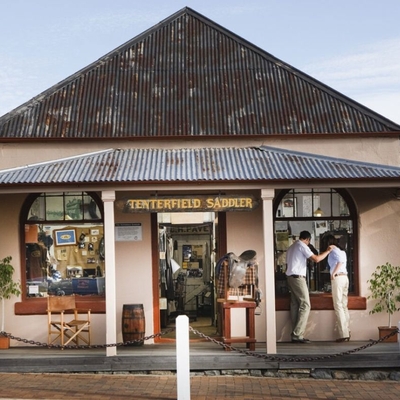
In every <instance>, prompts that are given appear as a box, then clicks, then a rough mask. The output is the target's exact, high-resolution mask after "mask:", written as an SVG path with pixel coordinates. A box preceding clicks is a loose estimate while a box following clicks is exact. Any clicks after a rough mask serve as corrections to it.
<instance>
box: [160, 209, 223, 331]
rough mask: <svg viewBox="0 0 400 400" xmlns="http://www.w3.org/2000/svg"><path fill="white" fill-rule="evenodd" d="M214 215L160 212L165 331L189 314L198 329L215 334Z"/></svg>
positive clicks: (162, 320) (162, 303)
mask: <svg viewBox="0 0 400 400" xmlns="http://www.w3.org/2000/svg"><path fill="white" fill-rule="evenodd" d="M216 227H217V224H216V217H215V213H213V212H208V213H200V212H198V213H160V214H159V215H158V233H159V254H160V256H159V299H160V322H161V327H162V328H169V327H173V326H175V319H176V317H177V316H178V315H187V316H188V317H189V321H190V323H191V325H192V326H193V327H195V329H198V330H199V331H201V332H202V333H205V334H209V335H214V334H216V297H215V288H214V270H215V261H216V260H215V257H216V254H215V248H216V243H215V237H216V235H215V230H216Z"/></svg>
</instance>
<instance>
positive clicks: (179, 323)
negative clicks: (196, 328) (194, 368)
mask: <svg viewBox="0 0 400 400" xmlns="http://www.w3.org/2000/svg"><path fill="white" fill-rule="evenodd" d="M176 377H177V382H176V387H177V392H178V393H177V394H178V400H190V357H189V318H188V317H187V316H186V315H179V316H178V318H177V319H176Z"/></svg>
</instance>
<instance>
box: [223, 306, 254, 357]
mask: <svg viewBox="0 0 400 400" xmlns="http://www.w3.org/2000/svg"><path fill="white" fill-rule="evenodd" d="M221 307H222V341H223V343H224V344H228V345H231V344H232V343H246V347H247V348H248V349H249V350H250V351H255V349H256V337H255V336H256V333H255V331H256V330H255V309H256V303H255V302H254V301H236V302H229V301H224V302H222V303H221ZM232 308H245V309H246V336H235V337H232V334H231V310H232ZM225 350H230V349H227V348H226V349H225Z"/></svg>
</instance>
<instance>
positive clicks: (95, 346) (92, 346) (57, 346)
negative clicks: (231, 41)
mask: <svg viewBox="0 0 400 400" xmlns="http://www.w3.org/2000/svg"><path fill="white" fill-rule="evenodd" d="M174 330H175V328H170V329H166V330H165V331H161V332H159V333H154V334H153V335H150V336H145V337H143V338H142V339H135V340H129V341H127V342H118V343H111V344H88V345H65V346H62V345H61V344H49V343H43V342H36V341H34V340H29V339H23V338H20V337H18V336H13V335H11V334H10V333H7V332H3V331H1V332H0V335H2V336H6V337H8V338H10V339H13V340H16V341H18V342H22V343H26V344H33V345H35V346H39V347H47V348H52V349H102V348H106V347H121V346H130V345H135V344H136V345H141V344H143V342H144V341H146V340H150V339H154V338H156V337H161V336H163V335H166V334H168V333H170V332H173V331H174Z"/></svg>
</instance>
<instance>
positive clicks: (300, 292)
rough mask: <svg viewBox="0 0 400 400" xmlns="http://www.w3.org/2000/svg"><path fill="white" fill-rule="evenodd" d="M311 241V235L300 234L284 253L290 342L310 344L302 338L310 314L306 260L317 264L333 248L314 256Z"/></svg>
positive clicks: (306, 233) (303, 232)
mask: <svg viewBox="0 0 400 400" xmlns="http://www.w3.org/2000/svg"><path fill="white" fill-rule="evenodd" d="M310 241H311V233H310V232H308V231H302V232H300V237H299V240H297V241H296V242H294V243H293V244H292V245H291V246H290V247H289V248H288V250H287V253H286V263H287V270H286V277H287V283H288V286H289V290H290V316H291V320H292V334H291V337H292V342H293V343H310V340H308V339H306V338H305V337H304V332H305V330H306V326H307V321H308V316H309V314H310V309H311V304H310V294H309V292H308V287H307V281H306V275H307V260H308V259H310V260H312V261H314V262H316V263H319V262H320V261H322V260H323V259H324V258H326V257H327V256H328V254H329V253H330V252H331V251H332V248H333V247H334V246H329V247H328V249H327V250H326V251H324V252H323V253H321V254H318V255H316V254H314V253H313V252H312V251H311V249H310V248H309V247H308V246H309V244H310Z"/></svg>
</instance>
